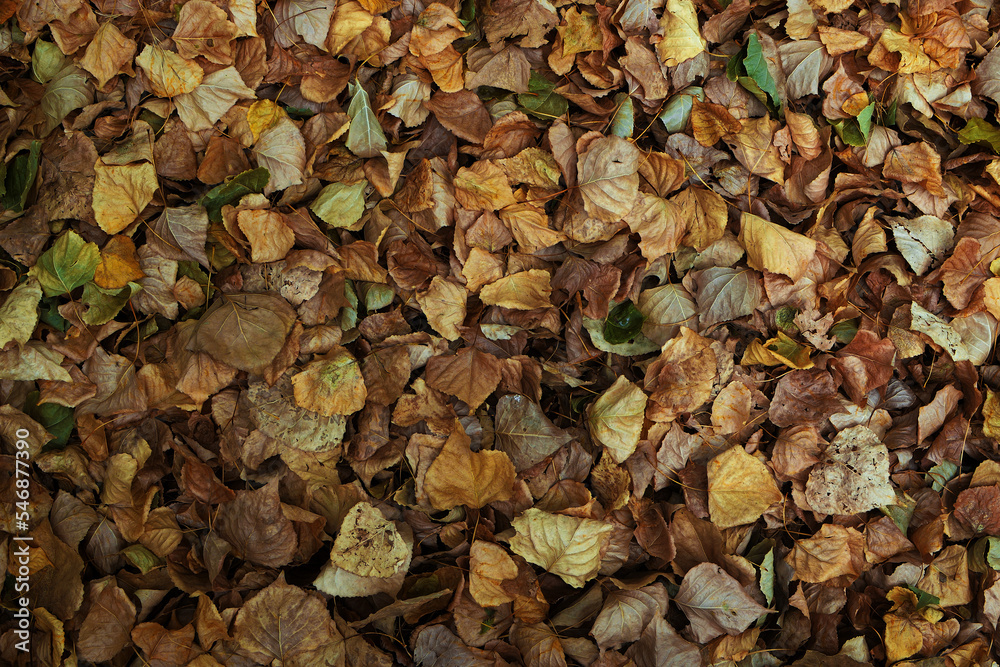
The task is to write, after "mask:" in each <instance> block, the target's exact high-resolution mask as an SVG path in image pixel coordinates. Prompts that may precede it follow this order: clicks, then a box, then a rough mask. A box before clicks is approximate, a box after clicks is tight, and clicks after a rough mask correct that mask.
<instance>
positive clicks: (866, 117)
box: [858, 102, 875, 145]
mask: <svg viewBox="0 0 1000 667" xmlns="http://www.w3.org/2000/svg"><path fill="white" fill-rule="evenodd" d="M874 113H875V102H872V103H871V104H869V105H868V106H866V107H865V108H864V109H862V110H861V113H859V114H858V129H860V130H861V134H862V136H864V138H865V145H867V144H868V140H869V139H870V138H871V136H872V114H874Z"/></svg>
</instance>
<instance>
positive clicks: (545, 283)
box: [479, 269, 552, 310]
mask: <svg viewBox="0 0 1000 667" xmlns="http://www.w3.org/2000/svg"><path fill="white" fill-rule="evenodd" d="M550 278H551V276H550V275H549V272H548V271H543V270H542V269H529V270H528V271H522V272H520V273H515V274H514V275H512V276H507V277H506V278H501V279H500V280H498V281H496V282H495V283H492V284H490V285H487V286H486V287H484V288H483V289H482V291H480V293H479V298H480V299H481V300H482V302H483V303H485V304H486V305H488V306H501V307H503V308H513V309H515V310H533V309H535V308H548V307H550V306H551V305H552V302H551V301H550V300H549V295H551V294H552V286H551V285H550V284H549V280H550Z"/></svg>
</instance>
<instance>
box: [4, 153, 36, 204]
mask: <svg viewBox="0 0 1000 667" xmlns="http://www.w3.org/2000/svg"><path fill="white" fill-rule="evenodd" d="M41 151H42V142H41V141H38V140H37V139H36V140H35V141H32V142H31V144H29V146H28V152H27V153H24V152H22V153H18V154H17V156H16V157H15V158H14V159H13V160H11V161H10V163H8V164H7V165H6V167H7V169H6V174H5V175H4V178H3V185H4V193H3V198H2V199H0V204H2V205H3V207H4V208H6V209H10V210H11V211H23V210H24V205H25V204H26V203H27V201H28V192H30V191H31V186H32V185H33V184H34V182H35V177H36V176H37V175H38V161H39V158H40V157H41Z"/></svg>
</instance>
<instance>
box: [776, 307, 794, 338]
mask: <svg viewBox="0 0 1000 667" xmlns="http://www.w3.org/2000/svg"><path fill="white" fill-rule="evenodd" d="M798 312H799V311H798V310H796V309H795V308H793V307H792V306H782V307H781V308H779V309H778V312H776V313H775V314H774V323H775V324H776V325H777V326H778V328H779V329H781V330H782V331H784V332H785V333H786V334H788V335H794V334H797V333H798V332H799V327H798V326H797V325H796V324H795V316H796V315H797V314H798Z"/></svg>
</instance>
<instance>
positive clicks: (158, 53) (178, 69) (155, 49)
mask: <svg viewBox="0 0 1000 667" xmlns="http://www.w3.org/2000/svg"><path fill="white" fill-rule="evenodd" d="M135 62H136V63H137V64H138V65H139V67H141V68H142V69H143V70H144V71H145V72H146V77H147V78H148V79H149V83H150V85H151V86H152V87H153V94H154V95H157V96H159V97H174V96H175V95H181V94H183V93H190V92H191V91H192V90H194V89H195V88H197V87H198V84H200V83H201V80H202V79H203V78H204V76H205V70H203V69H202V68H201V66H200V65H199V64H198V63H196V62H194V61H193V60H187V59H185V58H182V57H180V56H179V55H177V54H176V53H174V52H173V51H167V50H165V49H163V48H162V47H159V46H154V45H152V44H147V45H146V48H144V49H143V50H142V53H140V54H139V57H138V58H136V59H135Z"/></svg>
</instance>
